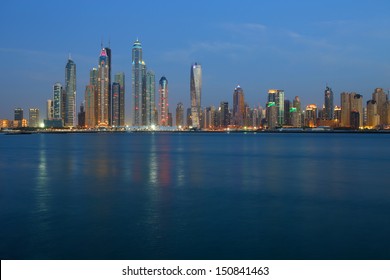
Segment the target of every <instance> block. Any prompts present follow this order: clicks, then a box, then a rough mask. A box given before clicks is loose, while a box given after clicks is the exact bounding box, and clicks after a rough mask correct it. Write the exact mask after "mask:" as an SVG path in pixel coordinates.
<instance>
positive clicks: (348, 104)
mask: <svg viewBox="0 0 390 280" xmlns="http://www.w3.org/2000/svg"><path fill="white" fill-rule="evenodd" d="M340 97H341V121H340V126H341V127H351V112H355V113H359V118H358V119H359V125H360V126H363V96H362V95H360V94H356V93H355V92H351V93H348V92H342V93H341V95H340ZM356 116H357V115H356V114H354V118H355V119H356ZM354 125H356V121H355V124H354Z"/></svg>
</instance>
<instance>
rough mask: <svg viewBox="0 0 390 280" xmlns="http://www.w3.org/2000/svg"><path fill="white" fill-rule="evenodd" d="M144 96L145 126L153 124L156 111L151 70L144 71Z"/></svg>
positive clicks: (153, 79)
mask: <svg viewBox="0 0 390 280" xmlns="http://www.w3.org/2000/svg"><path fill="white" fill-rule="evenodd" d="M145 79H146V82H145V84H146V98H145V106H144V108H145V112H144V114H145V124H144V125H147V126H150V125H155V124H156V122H155V119H156V116H155V111H156V77H155V75H154V72H153V71H147V73H146V78H145Z"/></svg>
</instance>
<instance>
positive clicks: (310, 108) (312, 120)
mask: <svg viewBox="0 0 390 280" xmlns="http://www.w3.org/2000/svg"><path fill="white" fill-rule="evenodd" d="M317 114H318V112H317V105H315V104H310V105H307V106H306V110H305V126H307V127H316V126H317Z"/></svg>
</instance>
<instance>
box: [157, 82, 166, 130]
mask: <svg viewBox="0 0 390 280" xmlns="http://www.w3.org/2000/svg"><path fill="white" fill-rule="evenodd" d="M159 85H160V86H159V94H160V96H159V103H158V124H159V125H160V126H168V80H167V78H165V77H164V76H163V77H161V79H160V82H159Z"/></svg>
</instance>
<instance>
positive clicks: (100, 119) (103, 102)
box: [97, 48, 110, 126]
mask: <svg viewBox="0 0 390 280" xmlns="http://www.w3.org/2000/svg"><path fill="white" fill-rule="evenodd" d="M108 61H109V58H108V55H107V52H106V49H104V48H103V49H102V50H101V52H100V57H99V65H98V77H97V125H98V126H108V125H109V124H110V119H109V114H110V106H109V105H110V104H109V99H110V98H109V97H110V94H109V91H110V84H109V64H108Z"/></svg>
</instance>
